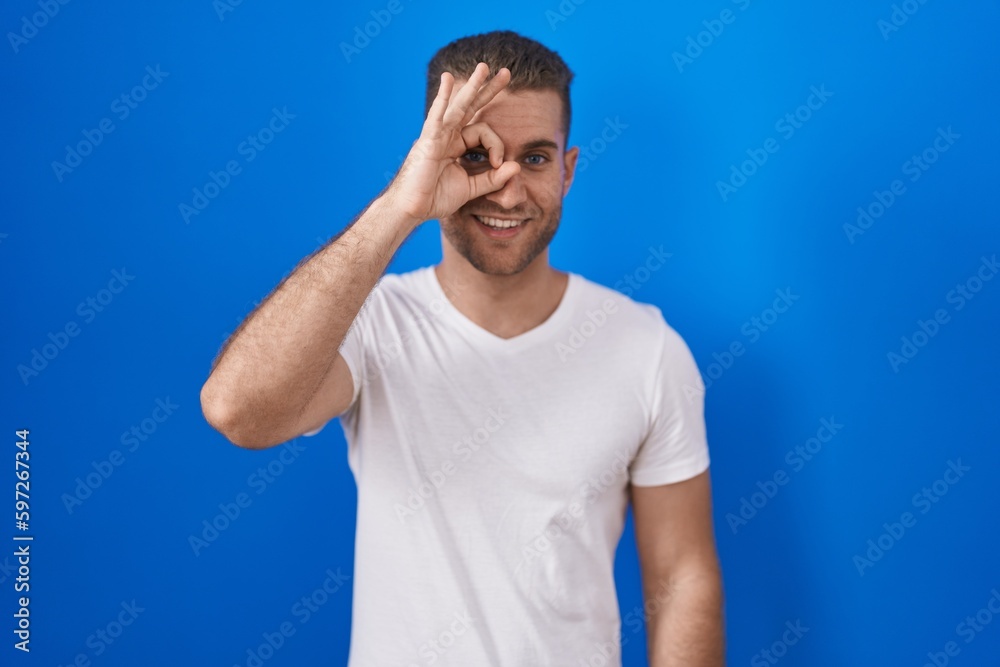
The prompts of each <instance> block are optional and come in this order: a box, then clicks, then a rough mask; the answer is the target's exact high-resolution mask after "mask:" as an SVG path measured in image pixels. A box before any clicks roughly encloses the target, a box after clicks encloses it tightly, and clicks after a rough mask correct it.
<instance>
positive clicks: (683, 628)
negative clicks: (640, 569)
mask: <svg viewBox="0 0 1000 667" xmlns="http://www.w3.org/2000/svg"><path fill="white" fill-rule="evenodd" d="M655 599H656V600H657V602H658V604H656V605H654V604H652V603H651V601H649V600H647V608H649V609H656V611H655V612H652V613H650V615H649V618H648V619H647V623H646V628H647V642H648V645H649V665H650V667H723V665H724V664H725V638H724V620H723V612H722V581H721V578H720V576H719V575H718V573H717V572H706V573H704V574H699V575H692V576H688V577H685V578H683V579H680V580H678V581H676V582H671V583H668V584H666V585H665V586H664V587H663V588H661V590H660V592H659V593H658V594H657V595H656V596H655Z"/></svg>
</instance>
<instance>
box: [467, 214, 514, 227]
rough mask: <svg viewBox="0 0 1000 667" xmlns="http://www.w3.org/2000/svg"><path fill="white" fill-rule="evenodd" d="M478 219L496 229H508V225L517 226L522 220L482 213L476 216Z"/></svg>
mask: <svg viewBox="0 0 1000 667" xmlns="http://www.w3.org/2000/svg"><path fill="white" fill-rule="evenodd" d="M476 220H478V221H479V222H481V223H483V224H484V225H488V226H490V227H495V228H496V229H507V228H508V227H517V226H518V225H520V224H521V221H520V220H501V219H500V218H487V217H485V216H480V215H477V216H476Z"/></svg>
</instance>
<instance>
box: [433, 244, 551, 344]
mask: <svg viewBox="0 0 1000 667" xmlns="http://www.w3.org/2000/svg"><path fill="white" fill-rule="evenodd" d="M548 255H549V252H548V249H547V248H546V249H545V251H543V252H542V253H541V254H539V255H538V257H536V258H535V260H534V261H533V262H532V263H531V264H530V265H528V267H527V268H526V269H524V270H523V271H521V272H520V273H516V274H513V275H490V274H487V273H483V272H482V271H479V270H478V269H477V268H476V267H474V266H472V264H470V263H469V262H468V260H466V259H465V258H464V257H454V256H449V253H445V256H444V258H443V259H442V261H441V263H440V264H438V265H437V266H435V267H434V271H435V273H436V274H437V278H438V282H439V283H441V287H442V288H443V289H444V292H445V294H447V296H448V299H449V301H451V302H452V304H454V306H455V307H456V308H457V309H458V311H459V312H461V313H462V314H463V315H465V316H466V317H468V318H469V319H470V320H472V321H473V322H475V323H476V324H477V325H479V326H481V327H482V328H484V329H486V330H487V331H489V332H490V333H492V334H494V335H496V336H499V337H500V338H513V337H514V336H517V335H520V334H522V333H524V332H526V331H530V330H531V329H534V328H535V327H537V326H538V325H539V324H541V323H542V322H544V321H545V320H547V319H548V318H549V316H550V315H552V313H553V312H555V310H556V308H557V307H558V305H559V302H560V301H561V300H562V297H563V294H564V293H565V291H566V285H567V283H568V280H569V276H568V274H566V273H565V272H563V271H557V270H556V269H554V268H552V267H551V266H549V262H548V259H549V256H548Z"/></svg>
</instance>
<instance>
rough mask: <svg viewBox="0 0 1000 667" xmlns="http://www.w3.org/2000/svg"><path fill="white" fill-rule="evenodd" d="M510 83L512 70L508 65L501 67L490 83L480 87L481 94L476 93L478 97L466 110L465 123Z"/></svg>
mask: <svg viewBox="0 0 1000 667" xmlns="http://www.w3.org/2000/svg"><path fill="white" fill-rule="evenodd" d="M508 84H510V70H509V69H507V68H506V67H501V68H500V70H499V71H498V72H497V73H496V76H494V77H493V78H492V79H490V81H489V83H487V84H486V85H484V86H483V87H482V88H480V89H479V94H478V95H476V99H475V100H473V102H472V104H470V105H469V108H468V110H467V111H466V112H465V117H464V118H463V119H462V120H463V122H462V124H463V125H467V124H468V123H469V122H470V121H471V120H472V117H473V116H475V115H476V112H477V111H479V110H480V109H482V108H483V107H484V106H486V105H487V103H489V101H490V100H492V99H493V98H494V97H496V96H497V95H498V94H499V93H500V91H501V90H503V89H504V88H506V87H507V85H508Z"/></svg>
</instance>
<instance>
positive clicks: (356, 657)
mask: <svg viewBox="0 0 1000 667" xmlns="http://www.w3.org/2000/svg"><path fill="white" fill-rule="evenodd" d="M491 73H492V77H490V74H491ZM572 76H573V75H572V73H571V72H570V71H569V69H568V68H567V67H566V64H565V63H564V62H563V61H562V59H561V58H560V57H559V56H558V55H557V54H555V53H554V52H552V51H550V50H548V49H547V48H545V47H544V46H542V45H541V44H539V43H537V42H534V41H532V40H529V39H526V38H524V37H521V36H520V35H517V34H515V33H511V32H494V33H489V34H485V35H477V36H474V37H467V38H464V39H460V40H457V41H455V42H453V43H452V44H449V45H448V46H446V47H444V48H443V49H441V50H440V51H439V52H438V53H437V55H436V56H435V57H434V59H433V60H432V61H431V63H430V65H429V71H428V90H427V104H428V108H427V116H426V121H425V123H424V126H423V130H422V131H421V134H420V137H419V138H418V139H417V141H416V142H415V143H414V145H413V147H412V149H411V150H410V152H409V155H407V157H406V159H405V160H404V162H403V165H402V167H401V168H400V170H399V173H398V174H397V175H396V177H395V178H394V180H393V181H392V182H391V184H390V185H389V187H388V188H386V190H385V191H384V192H383V193H381V194H380V195H379V196H378V197H376V198H375V199H374V200H373V201H372V202H371V203H370V204H369V205H368V207H367V208H366V209H365V210H364V212H362V213H361V214H360V216H359V217H358V218H357V219H355V220H354V222H353V223H351V224H350V225H349V226H348V227H347V228H346V229H345V230H344V231H343V232H341V234H340V235H339V236H337V237H336V238H335V239H334V240H332V241H331V242H330V243H329V244H327V245H326V246H325V247H323V248H321V249H320V250H318V251H317V252H315V253H314V254H313V255H311V256H309V257H307V258H306V259H305V260H303V261H302V262H301V263H300V264H299V266H298V267H297V268H296V269H295V271H294V272H293V273H292V274H291V275H289V276H288V277H287V278H286V279H285V280H284V281H282V283H281V284H280V285H279V286H278V287H277V288H276V289H275V290H274V292H273V293H272V294H271V295H270V296H269V297H268V298H267V300H265V301H264V302H263V303H262V304H261V305H260V306H259V307H258V308H257V310H256V311H254V312H253V313H252V314H251V316H250V317H248V318H247V320H246V321H245V322H244V323H243V325H242V326H241V327H240V329H239V330H238V331H237V332H236V333H235V334H234V335H233V337H232V338H231V339H230V341H229V342H228V344H227V346H226V348H224V350H223V351H222V353H221V354H220V355H219V358H218V359H217V360H216V362H215V366H214V367H213V369H212V373H211V375H210V377H209V378H208V381H207V382H206V383H205V386H204V388H203V390H202V406H203V410H204V413H205V416H206V418H207V420H208V421H209V423H211V424H212V426H214V427H215V428H217V429H218V430H219V431H220V432H222V433H223V434H224V435H225V436H226V437H227V438H228V439H229V440H231V441H232V442H234V443H235V444H237V445H240V446H243V447H249V448H263V447H269V446H273V445H275V444H278V443H281V442H284V441H286V440H289V439H290V438H293V437H296V436H299V435H302V434H304V433H305V434H308V435H312V434H314V433H317V432H318V431H319V430H320V429H321V428H322V427H323V425H324V424H326V423H327V422H328V421H329V420H331V419H333V418H334V417H338V416H339V417H340V419H341V423H342V426H343V428H344V431H345V434H346V437H347V441H348V446H349V451H348V461H349V464H350V467H351V470H352V472H353V473H354V476H355V479H356V481H357V486H358V518H357V535H356V563H355V573H354V594H355V597H354V606H353V610H354V611H353V622H352V633H351V653H350V663H349V664H350V665H351V667H383V666H384V665H430V664H435V663H436V664H449V665H452V664H453V665H467V666H473V665H475V666H478V665H519V666H521V665H546V666H553V665H567V666H569V665H572V666H573V667H576V666H578V665H596V664H600V665H620V664H621V662H620V647H619V641H620V640H619V636H620V632H621V630H622V627H621V619H620V616H619V612H618V604H617V597H616V591H615V585H614V578H613V562H614V554H615V549H616V545H617V543H618V541H619V538H620V537H621V534H622V530H623V525H624V520H625V514H626V510H627V506H628V502H629V501H630V500H631V502H632V506H633V511H634V515H635V527H636V538H637V542H638V548H639V554H640V561H641V567H642V578H643V589H644V593H645V598H646V610H647V612H648V613H647V614H646V615H645V617H646V624H647V630H648V638H649V639H648V641H649V654H650V664H652V665H654V666H660V667H667V666H673V665H684V666H685V667H708V666H712V667H718V666H719V665H722V664H723V620H722V586H721V579H720V573H719V565H718V559H717V556H716V550H715V543H714V537H713V528H712V514H711V494H710V484H709V472H708V466H709V456H708V446H707V442H706V436H705V424H704V418H703V414H702V409H703V407H702V400H701V399H702V396H701V395H700V394H699V393H695V394H694V395H692V394H691V393H690V392H688V393H687V394H685V390H684V387H685V385H686V386H687V387H688V388H690V387H701V386H702V384H701V378H700V376H699V373H698V369H697V367H696V366H695V363H694V360H693V358H692V356H691V353H690V351H689V350H688V348H687V346H686V345H685V343H684V341H683V340H682V339H681V337H680V336H679V335H678V334H677V333H676V332H675V331H674V330H673V329H672V328H671V327H670V326H669V325H668V324H667V323H666V321H665V320H664V318H663V316H662V315H661V313H660V310H659V309H658V308H656V307H655V306H652V305H646V304H640V303H636V302H634V301H632V300H631V299H629V298H628V297H626V296H623V295H622V294H620V293H618V292H615V291H613V290H611V289H608V288H606V287H602V286H600V285H597V284H596V283H593V282H590V281H589V280H587V279H585V278H584V277H582V276H580V275H578V274H575V273H571V272H570V273H567V272H564V271H559V270H557V269H555V268H553V267H551V266H550V265H549V262H548V244H549V242H550V241H551V239H552V237H553V236H554V234H555V232H556V229H557V227H558V225H559V221H560V216H561V211H562V199H563V197H564V196H565V195H566V194H567V192H569V188H570V184H571V183H572V181H573V172H574V168H575V166H576V161H577V154H578V149H577V148H575V147H574V148H567V147H566V142H567V137H568V134H569V121H570V102H569V84H570V81H571V79H572ZM431 219H437V220H439V221H440V224H441V236H442V239H441V242H442V250H443V259H442V261H441V263H440V264H439V265H437V266H428V267H425V268H422V269H419V270H416V271H411V272H409V273H404V274H388V275H385V276H383V273H384V271H385V269H386V267H387V266H388V263H389V260H390V258H391V257H392V256H393V254H394V253H395V251H396V250H397V249H398V248H399V246H400V245H401V244H402V243H403V241H404V239H406V237H407V236H408V235H409V234H410V233H411V232H412V231H413V230H414V229H415V228H416V227H417V226H418V225H420V224H421V223H423V222H424V221H426V220H431ZM618 231H619V233H625V234H627V233H628V226H627V223H622V224H621V226H620V227H619V228H618ZM380 279H381V280H380ZM633 630H634V629H633Z"/></svg>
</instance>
